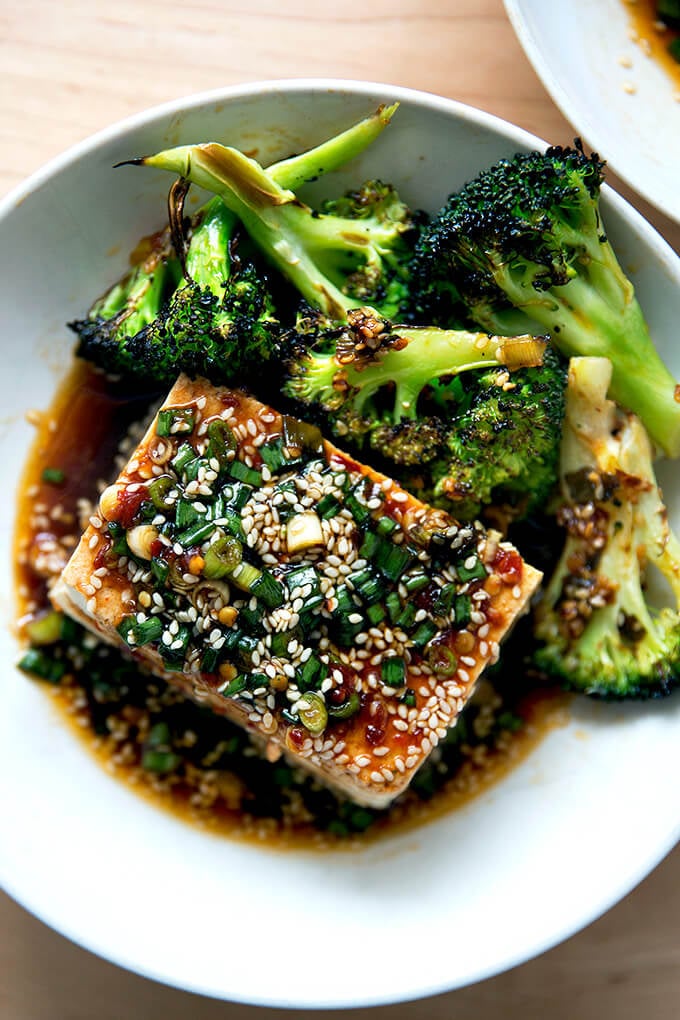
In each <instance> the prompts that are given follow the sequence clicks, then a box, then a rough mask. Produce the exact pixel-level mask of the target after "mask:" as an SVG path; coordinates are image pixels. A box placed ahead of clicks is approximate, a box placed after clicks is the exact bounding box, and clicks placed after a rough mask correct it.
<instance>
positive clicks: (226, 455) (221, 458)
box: [206, 418, 238, 468]
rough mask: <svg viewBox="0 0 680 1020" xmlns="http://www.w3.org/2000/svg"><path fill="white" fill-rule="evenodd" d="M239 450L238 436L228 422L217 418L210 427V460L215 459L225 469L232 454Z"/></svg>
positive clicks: (208, 450) (208, 452)
mask: <svg viewBox="0 0 680 1020" xmlns="http://www.w3.org/2000/svg"><path fill="white" fill-rule="evenodd" d="M237 449H238V442H237V440H236V436H235V435H234V433H233V432H232V430H231V429H230V428H229V426H228V425H227V423H226V422H224V421H222V419H221V418H215V419H213V421H211V422H210V423H209V425H208V449H207V451H206V452H207V455H208V458H211V457H214V458H215V459H216V460H217V461H218V463H219V465H220V467H222V468H223V467H225V466H226V464H227V463H228V462H229V460H230V459H231V458H230V454H235V453H236V450H237Z"/></svg>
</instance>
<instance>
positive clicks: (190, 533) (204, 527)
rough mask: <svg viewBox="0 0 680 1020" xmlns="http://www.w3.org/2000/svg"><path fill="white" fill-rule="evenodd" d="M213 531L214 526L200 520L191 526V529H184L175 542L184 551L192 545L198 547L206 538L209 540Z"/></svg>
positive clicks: (209, 522) (210, 522)
mask: <svg viewBox="0 0 680 1020" xmlns="http://www.w3.org/2000/svg"><path fill="white" fill-rule="evenodd" d="M214 531H215V525H214V524H213V523H212V521H206V520H203V519H201V520H199V521H197V522H196V523H195V524H192V525H191V527H189V528H187V529H186V531H182V532H181V533H180V534H179V535H178V536H177V538H176V540H175V541H177V542H179V544H180V545H181V546H182V547H183V548H184V549H188V548H190V547H191V546H192V545H200V543H201V542H204V541H205V540H206V538H209V537H210V535H212V534H213V532H214Z"/></svg>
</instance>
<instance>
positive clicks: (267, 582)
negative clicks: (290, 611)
mask: <svg viewBox="0 0 680 1020" xmlns="http://www.w3.org/2000/svg"><path fill="white" fill-rule="evenodd" d="M236 583H237V584H238V581H237V582H236ZM250 591H251V593H252V594H253V595H255V597H256V598H258V599H260V600H261V601H262V602H264V604H265V606H267V608H268V609H278V608H279V606H282V605H283V602H284V595H283V588H282V587H281V585H280V584H279V582H278V581H277V580H276V578H275V577H274V575H273V574H270V572H269V571H268V570H264V569H263V570H262V571H260V576H259V577H258V578H257V580H255V581H253V583H252V584H251V586H250Z"/></svg>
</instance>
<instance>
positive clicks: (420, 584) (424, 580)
mask: <svg viewBox="0 0 680 1020" xmlns="http://www.w3.org/2000/svg"><path fill="white" fill-rule="evenodd" d="M402 581H403V584H404V587H405V588H406V591H407V592H408V593H409V595H415V593H416V592H418V591H422V590H423V588H427V586H428V584H429V583H430V579H429V577H428V576H427V574H410V575H409V577H403V578H402Z"/></svg>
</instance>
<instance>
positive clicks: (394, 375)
mask: <svg viewBox="0 0 680 1020" xmlns="http://www.w3.org/2000/svg"><path fill="white" fill-rule="evenodd" d="M395 338H399V339H401V340H406V341H407V343H406V344H405V345H403V346H402V345H398V344H395V346H394V347H393V348H389V347H386V348H383V349H382V350H381V351H380V352H379V353H378V354H377V355H376V356H375V357H374V358H372V359H371V360H368V361H365V360H360V361H358V362H349V363H344V364H343V363H342V362H341V361H339V360H338V359H337V358H336V356H335V355H334V354H327V355H319V354H312V356H311V358H310V359H309V361H308V362H307V364H306V365H305V371H304V374H303V376H302V377H297V380H296V382H295V385H294V386H293V391H294V392H295V393H296V395H297V396H298V397H299V398H301V399H303V400H311V401H315V400H316V399H318V395H319V394H324V393H325V395H326V400H328V399H330V398H331V397H332V395H333V393H334V391H335V388H336V386H338V385H340V386H342V387H343V388H344V387H345V386H349V387H350V388H352V389H353V390H355V391H356V394H355V396H354V398H353V406H354V409H355V411H356V412H357V413H358V414H362V413H363V411H364V408H365V405H366V403H367V402H368V401H369V400H370V399H371V397H373V396H375V394H376V393H377V392H378V390H380V389H382V387H384V386H387V385H394V387H395V396H394V411H393V414H392V421H393V423H394V424H396V423H398V422H400V421H403V420H406V419H409V420H415V419H416V418H417V417H418V397H419V396H420V394H421V392H422V391H423V389H424V388H425V387H426V386H427V385H428V383H430V382H432V381H433V380H435V379H440V378H442V377H444V376H455V375H458V374H459V373H461V372H467V371H471V370H473V369H479V368H497V367H500V366H503V365H508V364H509V363H513V358H512V353H513V351H516V350H517V349H518V347H519V346H520V345H521V346H524V345H525V343H526V338H521V337H513V338H508V337H490V336H488V335H487V334H486V333H471V332H468V331H466V330H445V329H437V328H435V327H409V328H403V327H401V326H399V327H397V328H396V331H395ZM543 349H544V345H541V346H540V353H535V354H534V357H533V358H532V359H531V364H532V365H536V364H538V363H540V359H541V357H542V352H543ZM322 401H323V397H322Z"/></svg>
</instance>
